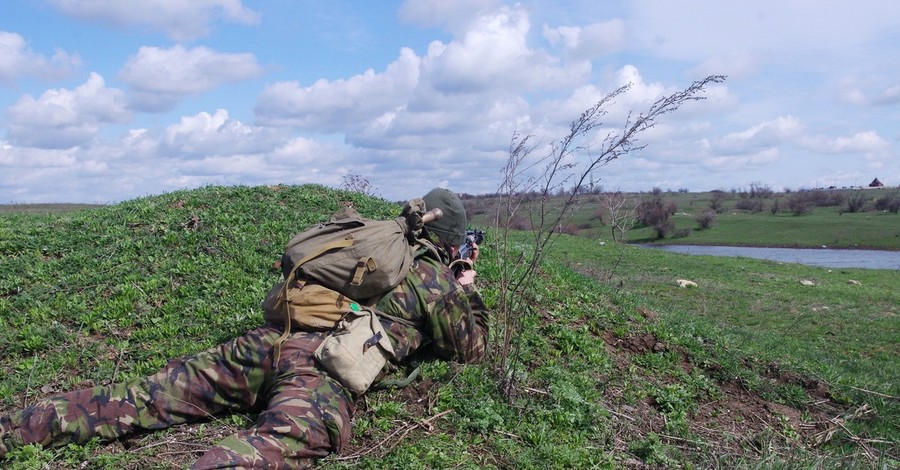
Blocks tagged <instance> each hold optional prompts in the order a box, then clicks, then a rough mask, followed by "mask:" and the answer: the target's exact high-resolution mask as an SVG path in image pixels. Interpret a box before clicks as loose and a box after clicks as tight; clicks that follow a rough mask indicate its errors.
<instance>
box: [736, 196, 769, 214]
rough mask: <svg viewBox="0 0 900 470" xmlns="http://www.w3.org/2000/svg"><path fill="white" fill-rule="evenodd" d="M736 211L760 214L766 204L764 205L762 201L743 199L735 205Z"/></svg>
mask: <svg viewBox="0 0 900 470" xmlns="http://www.w3.org/2000/svg"><path fill="white" fill-rule="evenodd" d="M734 208H735V209H738V210H743V211H749V212H750V213H752V214H758V213H760V212H762V211H763V209H764V208H765V203H763V201H762V199H758V198H752V199H741V200H739V201H738V202H737V203H735V205H734Z"/></svg>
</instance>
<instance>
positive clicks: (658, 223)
mask: <svg viewBox="0 0 900 470" xmlns="http://www.w3.org/2000/svg"><path fill="white" fill-rule="evenodd" d="M662 194H663V193H662V190H660V189H659V188H653V192H652V193H651V196H650V197H649V198H648V199H645V200H644V201H642V202H641V205H640V206H639V209H638V221H640V223H641V224H643V225H644V226H645V227H652V228H653V231H654V232H655V233H656V238H658V239H663V238H666V235H668V234H670V233H671V232H672V231H673V230H674V229H675V223H674V222H672V221H671V220H670V219H669V218H670V217H671V216H672V215H674V214H675V212H677V211H678V205H677V204H675V202H674V201H669V202H666V201H664V200H663V198H662Z"/></svg>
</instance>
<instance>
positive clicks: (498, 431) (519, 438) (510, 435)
mask: <svg viewBox="0 0 900 470" xmlns="http://www.w3.org/2000/svg"><path fill="white" fill-rule="evenodd" d="M494 432H496V433H497V434H503V435H504V436H507V437H511V438H513V439H518V440H522V438H521V437H519V436H517V435H515V434H513V433H511V432H506V431H500V430H499V429H497V430H494Z"/></svg>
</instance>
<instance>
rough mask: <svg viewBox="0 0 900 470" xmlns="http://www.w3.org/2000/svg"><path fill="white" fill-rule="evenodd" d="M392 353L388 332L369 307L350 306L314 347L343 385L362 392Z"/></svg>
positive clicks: (370, 383)
mask: <svg viewBox="0 0 900 470" xmlns="http://www.w3.org/2000/svg"><path fill="white" fill-rule="evenodd" d="M393 354H394V347H393V346H392V345H391V341H390V339H389V338H388V335H387V332H386V331H384V328H383V327H382V326H381V322H380V321H378V316H377V315H376V314H375V313H374V312H372V310H371V309H367V308H364V307H362V308H360V307H359V306H357V307H356V309H353V310H351V311H349V312H347V314H346V315H345V316H344V318H343V319H341V321H340V322H338V325H337V327H336V328H335V329H334V331H333V332H332V333H331V334H330V335H328V337H327V338H325V340H324V341H323V342H322V344H321V345H320V346H319V347H318V349H316V352H315V358H316V360H317V361H318V362H319V364H321V365H322V367H323V368H324V369H325V370H326V371H328V373H329V374H331V376H332V377H334V378H335V379H337V381H338V382H340V383H341V385H343V386H344V387H347V388H349V389H350V390H352V391H354V392H356V393H363V392H365V391H366V390H368V388H369V387H370V386H371V385H372V382H374V381H375V378H376V377H378V374H379V373H381V370H382V369H383V368H384V366H385V364H387V359H388V357H390V356H393Z"/></svg>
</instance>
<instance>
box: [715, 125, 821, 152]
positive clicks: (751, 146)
mask: <svg viewBox="0 0 900 470" xmlns="http://www.w3.org/2000/svg"><path fill="white" fill-rule="evenodd" d="M802 131H803V125H802V124H800V121H799V120H798V119H796V118H794V117H793V116H782V117H778V118H776V119H773V120H771V121H766V122H763V123H760V124H757V125H755V126H753V127H751V128H750V129H747V130H745V131H741V132H733V133H730V134H727V135H725V136H724V137H722V138H721V139H717V140H716V141H715V142H714V143H713V148H714V150H715V151H716V153H719V154H734V153H738V154H745V153H753V152H758V151H759V149H761V148H769V147H775V146H777V145H780V144H783V143H785V142H790V141H792V140H794V139H796V138H797V137H800V135H801V132H802Z"/></svg>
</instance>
